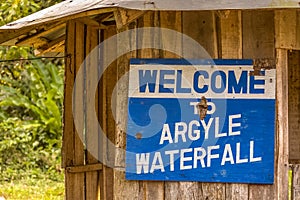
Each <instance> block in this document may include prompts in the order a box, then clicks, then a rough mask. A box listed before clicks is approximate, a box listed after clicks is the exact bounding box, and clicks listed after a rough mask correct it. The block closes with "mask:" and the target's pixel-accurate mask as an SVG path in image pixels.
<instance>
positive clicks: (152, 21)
mask: <svg viewBox="0 0 300 200" xmlns="http://www.w3.org/2000/svg"><path fill="white" fill-rule="evenodd" d="M137 21H138V28H143V27H159V12H154V11H148V12H147V13H145V14H144V15H143V16H142V17H140V18H139V19H138V20H137ZM139 33H140V34H139V35H137V42H138V44H137V45H138V47H143V46H145V44H147V43H148V42H149V43H150V44H154V43H155V44H156V46H159V41H160V38H159V37H160V33H159V32H155V31H150V30H142V31H140V32H139ZM137 54H138V55H137V56H138V57H139V58H159V56H160V50H159V49H141V50H138V52H137Z"/></svg>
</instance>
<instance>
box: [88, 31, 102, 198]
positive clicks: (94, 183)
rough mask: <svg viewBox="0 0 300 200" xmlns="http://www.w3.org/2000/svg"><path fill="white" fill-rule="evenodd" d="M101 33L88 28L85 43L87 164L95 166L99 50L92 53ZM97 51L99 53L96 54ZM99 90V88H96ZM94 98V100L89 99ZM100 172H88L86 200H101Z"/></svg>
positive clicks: (96, 157)
mask: <svg viewBox="0 0 300 200" xmlns="http://www.w3.org/2000/svg"><path fill="white" fill-rule="evenodd" d="M98 36H99V31H98V29H94V28H93V27H92V26H87V27H86V35H85V37H86V43H85V50H86V52H85V62H86V74H87V77H88V78H86V79H85V86H86V99H85V106H86V109H85V110H86V136H85V140H86V149H87V153H86V164H95V163H98V157H99V155H98V149H99V130H98V123H97V124H95V123H94V119H93V118H94V116H95V114H94V113H95V112H96V116H98V105H99V104H98V99H99V96H98V92H96V93H94V92H95V91H97V90H94V87H95V85H96V86H97V85H98V84H97V83H98V81H97V79H98V73H99V72H98V61H99V57H98V55H99V54H98V51H97V48H96V49H95V50H94V51H93V53H91V51H92V50H93V49H94V48H95V47H96V46H97V45H98V43H99V37H98ZM96 51H97V52H96ZM95 89H97V88H95ZM90 96H94V99H91V98H88V97H90ZM98 175H99V173H98V171H91V172H86V185H85V187H86V199H95V200H97V199H100V193H99V192H100V187H99V186H100V185H99V182H98V180H99V178H98Z"/></svg>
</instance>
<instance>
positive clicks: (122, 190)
mask: <svg viewBox="0 0 300 200" xmlns="http://www.w3.org/2000/svg"><path fill="white" fill-rule="evenodd" d="M129 26H130V25H129ZM129 26H125V27H124V28H122V30H118V32H121V31H126V30H128V29H129ZM131 28H135V23H134V24H133V27H131ZM126 34H127V37H122V38H120V37H118V40H117V51H119V52H124V51H126V50H130V49H133V48H134V47H135V45H136V43H135V42H134V41H136V33H135V31H132V32H127V33H126ZM131 57H136V51H134V52H131V53H130V52H128V53H126V54H125V55H123V56H120V57H119V58H118V60H117V66H118V68H117V76H118V80H120V79H121V78H122V79H123V81H125V82H123V84H118V85H117V97H116V98H117V99H116V107H117V112H116V135H115V145H116V147H117V148H120V149H123V150H124V151H125V148H126V124H127V100H128V76H125V77H123V76H124V75H125V74H126V72H128V70H129V62H128V61H129V59H130V58H131ZM124 151H117V152H116V157H115V164H116V166H117V167H118V168H116V169H114V191H116V192H114V199H116V200H118V199H120V200H123V199H138V197H139V192H138V191H139V188H140V187H139V182H138V181H126V180H125V172H124V168H125V154H124Z"/></svg>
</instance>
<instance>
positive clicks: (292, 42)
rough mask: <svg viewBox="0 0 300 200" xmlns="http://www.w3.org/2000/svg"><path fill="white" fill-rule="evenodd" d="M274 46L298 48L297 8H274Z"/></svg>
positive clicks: (298, 21)
mask: <svg viewBox="0 0 300 200" xmlns="http://www.w3.org/2000/svg"><path fill="white" fill-rule="evenodd" d="M275 13H276V14H275V23H276V28H277V30H276V44H275V45H276V48H283V49H295V50H296V49H297V50H299V49H300V30H299V25H300V14H299V13H300V12H299V10H276V11H275Z"/></svg>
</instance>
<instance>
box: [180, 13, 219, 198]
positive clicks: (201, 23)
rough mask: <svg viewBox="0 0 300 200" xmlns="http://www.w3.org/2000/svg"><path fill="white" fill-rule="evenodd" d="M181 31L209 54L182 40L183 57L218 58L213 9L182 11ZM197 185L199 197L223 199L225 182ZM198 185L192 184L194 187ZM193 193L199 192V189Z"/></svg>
mask: <svg viewBox="0 0 300 200" xmlns="http://www.w3.org/2000/svg"><path fill="white" fill-rule="evenodd" d="M183 33H184V34H186V35H187V36H189V37H191V38H192V39H194V40H195V41H196V42H198V43H199V44H200V45H201V46H202V47H203V48H204V49H205V50H206V51H207V52H208V53H209V55H207V54H202V53H201V54H199V49H198V48H197V49H193V48H191V47H190V46H186V45H185V42H183V54H184V57H185V58H192V59H201V58H207V59H209V58H218V49H217V44H218V41H217V31H216V21H215V16H214V12H213V11H200V12H183ZM207 56H209V57H207ZM198 187H199V188H200V189H201V191H202V193H203V196H202V198H201V199H225V184H222V183H199V186H198ZM198 187H197V186H194V188H198ZM193 193H195V194H196V193H199V190H195V191H193Z"/></svg>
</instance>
